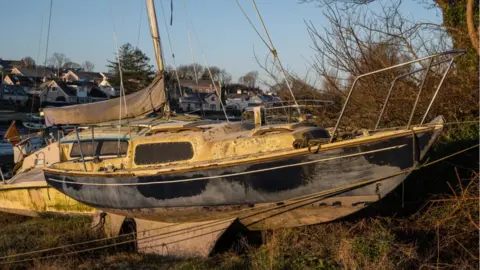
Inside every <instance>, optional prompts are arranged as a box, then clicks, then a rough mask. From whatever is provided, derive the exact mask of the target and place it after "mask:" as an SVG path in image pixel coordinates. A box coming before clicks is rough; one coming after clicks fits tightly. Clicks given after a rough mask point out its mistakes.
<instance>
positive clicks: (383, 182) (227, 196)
mask: <svg viewBox="0 0 480 270" xmlns="http://www.w3.org/2000/svg"><path fill="white" fill-rule="evenodd" d="M149 2H150V3H151V2H152V1H149ZM147 3H148V2H147ZM150 5H153V4H152V3H151V4H150ZM149 15H150V20H151V21H152V20H154V19H152V18H154V12H153V16H152V14H151V13H150V12H149ZM151 30H152V36H153V37H154V38H153V39H154V44H155V52H156V57H157V64H158V66H159V70H160V71H161V72H160V74H161V73H162V71H163V64H162V61H161V58H160V55H161V53H160V48H161V46H160V45H159V39H158V32H157V31H156V23H151ZM463 53H464V52H463V51H450V52H444V53H440V54H436V55H432V56H428V57H424V58H421V59H416V60H412V61H409V62H406V63H403V64H398V65H395V66H392V67H388V68H385V69H382V70H378V71H374V72H370V73H368V74H364V75H361V76H358V77H357V78H356V80H355V82H354V83H353V85H352V87H351V89H350V91H349V93H348V97H347V99H346V101H345V103H344V105H343V108H342V111H341V113H340V116H339V117H338V119H337V123H336V126H335V127H334V128H332V129H326V128H322V127H319V126H317V125H315V124H313V123H310V122H307V121H300V122H298V123H286V124H275V125H269V124H268V123H262V121H261V119H262V117H261V112H260V110H257V111H256V112H255V115H256V119H255V123H256V124H251V123H228V122H226V123H211V122H203V121H199V122H185V121H173V120H172V119H170V120H157V119H152V120H149V119H148V118H147V119H143V120H141V121H140V120H139V121H140V122H137V123H135V121H133V122H131V123H129V124H123V125H121V126H120V127H119V129H115V128H113V129H112V130H111V135H112V138H113V139H116V140H117V142H116V143H115V144H116V146H117V147H116V148H115V147H113V148H114V149H113V151H112V149H111V147H109V150H108V152H109V153H110V154H112V153H113V154H114V155H110V156H107V157H99V155H100V154H101V153H102V147H101V145H102V142H101V140H100V139H98V138H95V136H94V132H93V131H92V132H91V133H90V132H89V131H84V132H80V133H79V134H78V135H77V136H76V141H72V142H71V143H72V145H71V147H70V148H68V149H66V151H69V152H67V153H69V155H70V156H72V153H74V154H76V155H77V156H78V157H79V158H77V159H72V160H68V161H64V162H60V163H57V164H54V165H52V166H50V167H48V168H45V169H44V173H45V179H46V180H47V182H48V183H49V184H50V185H51V186H52V187H54V188H56V189H57V190H59V191H60V192H62V193H64V194H66V195H67V196H69V197H71V198H74V199H75V200H78V201H80V202H83V203H85V204H87V205H90V206H93V207H96V208H99V209H102V210H104V211H106V212H109V213H114V214H119V215H122V216H128V217H133V218H140V219H146V220H153V221H161V222H173V223H180V222H197V221H206V220H220V219H224V218H232V217H233V218H235V217H237V218H238V219H239V220H240V221H241V222H242V223H243V224H244V225H245V226H246V227H248V228H250V229H265V228H275V227H293V226H301V225H308V224H315V223H319V222H326V221H330V220H334V219H337V218H340V217H343V216H346V215H348V214H351V213H353V212H356V211H358V210H360V209H362V208H364V207H365V206H367V205H369V204H371V203H372V202H375V201H378V200H380V199H381V198H383V197H385V196H386V195H387V194H388V193H390V192H391V191H392V190H393V189H394V188H395V187H397V186H398V185H399V184H401V183H402V182H403V181H404V179H405V178H406V177H407V176H408V175H409V173H411V172H412V171H413V170H414V169H415V168H416V166H417V165H418V164H419V163H420V161H422V159H423V158H424V156H425V154H426V153H427V151H428V150H429V148H430V147H431V145H432V144H433V143H434V142H435V141H436V139H437V138H438V136H439V135H440V133H441V132H442V130H443V127H444V126H443V122H444V120H443V118H442V117H441V116H440V117H437V118H435V119H434V120H433V121H431V122H430V123H429V124H424V121H425V119H426V117H427V115H428V113H429V110H430V106H431V104H432V103H433V101H434V100H435V97H436V94H437V93H438V91H439V89H440V86H441V83H440V84H439V85H438V88H437V89H436V92H435V95H434V96H433V98H432V100H431V102H430V105H429V108H428V109H427V110H426V112H425V114H424V116H423V119H422V121H421V123H420V124H419V125H412V124H411V120H412V117H411V118H410V120H409V122H408V124H407V126H406V127H401V128H397V129H392V130H378V129H376V128H375V129H374V130H363V132H362V133H361V134H356V133H355V132H354V133H349V134H345V133H341V132H339V124H340V122H341V120H342V117H343V115H344V112H345V108H346V107H347V106H348V104H349V101H350V96H351V94H352V92H353V91H354V89H355V84H356V81H357V80H359V79H360V78H364V77H367V76H370V75H372V74H377V73H380V72H384V71H387V70H392V69H396V68H399V67H404V66H406V65H412V64H415V63H418V62H420V61H424V60H429V61H433V59H435V58H437V57H440V56H446V57H447V58H448V59H447V60H443V61H439V62H433V63H431V65H430V66H434V65H437V64H439V63H445V62H446V61H449V62H450V65H449V66H448V68H447V69H446V70H445V73H444V75H443V78H445V76H446V74H447V72H448V69H449V68H450V66H451V63H452V62H453V61H454V59H455V58H456V57H458V56H459V55H462V54H463ZM430 66H429V67H428V68H427V69H426V73H425V74H428V72H429V69H430ZM422 70H425V69H417V70H415V71H414V72H419V71H422ZM409 74H412V72H409ZM404 75H405V74H401V75H399V77H397V78H401V76H404ZM425 77H426V75H425V76H424V77H423V80H425ZM443 78H442V82H443ZM396 81H397V79H394V81H393V83H392V87H391V88H390V90H389V94H388V96H387V99H386V100H385V102H384V104H383V107H384V108H385V107H386V105H387V103H388V101H389V98H388V97H389V96H390V93H391V91H392V89H393V85H394V84H395V82H396ZM422 87H423V83H422V84H421V88H422ZM421 88H420V91H419V93H418V96H419V95H420V93H421V92H422V91H421ZM164 90H165V88H164V82H163V77H162V75H159V77H157V79H156V80H155V81H154V82H153V84H152V85H151V86H150V87H149V88H147V89H144V90H142V91H140V92H137V93H136V94H134V95H135V96H127V105H128V106H129V109H128V112H129V113H130V112H132V114H131V115H127V114H126V112H127V110H124V111H123V114H122V113H121V111H120V110H119V109H120V108H119V107H118V106H117V104H118V101H116V103H114V101H113V100H112V101H106V102H98V103H92V104H86V105H78V106H71V107H63V108H51V109H48V110H47V109H46V110H45V119H46V124H47V126H51V125H58V124H79V125H85V124H93V123H96V122H100V121H112V120H114V119H118V118H119V116H121V118H129V117H130V118H131V117H134V116H136V115H135V114H137V115H142V114H146V113H147V112H148V110H153V111H156V110H159V109H160V108H161V107H163V106H164V105H165V104H167V103H168V102H167V98H166V96H167V95H166V94H165V93H164ZM152 96H153V97H154V98H152ZM418 96H417V98H418ZM129 97H131V102H132V103H130V102H129V101H128V99H129ZM137 103H138V104H141V106H136V105H135V104H137ZM120 107H121V106H120ZM292 107H293V108H295V109H298V105H297V104H295V105H293V106H292ZM416 107H417V104H416V103H415V104H414V106H413V109H412V112H411V115H412V116H413V115H414V113H415V110H416V109H417V108H416ZM167 108H168V106H167ZM99 111H102V112H104V113H103V114H102V115H101V116H100V117H101V118H100V119H99V118H97V113H98V112H99ZM164 112H168V109H165V110H164ZM382 114H383V110H382V112H381V113H380V115H379V119H381V118H382ZM285 119H290V117H286V118H285ZM91 126H92V127H93V126H94V125H91ZM100 128H101V127H100ZM97 129H98V128H97ZM116 131H118V132H119V133H121V134H123V135H122V137H115V132H116ZM118 136H120V134H118ZM115 144H114V145H115ZM111 146H112V145H111Z"/></svg>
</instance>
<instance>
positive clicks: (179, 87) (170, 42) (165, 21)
mask: <svg viewBox="0 0 480 270" xmlns="http://www.w3.org/2000/svg"><path fill="white" fill-rule="evenodd" d="M160 7H161V8H162V15H163V21H164V23H165V28H166V29H167V38H168V44H169V47H170V51H171V52H172V60H173V61H172V62H173V67H174V68H175V70H174V71H175V77H176V79H177V85H178V94H179V95H180V96H182V87H181V86H180V78H179V77H178V71H177V63H176V60H175V52H174V51H173V46H172V40H171V39H170V31H169V30H168V25H167V19H166V17H165V10H164V8H163V3H162V1H160ZM171 7H172V11H173V3H172V6H171ZM170 19H171V20H170V25H172V19H173V15H172V17H171V18H170Z"/></svg>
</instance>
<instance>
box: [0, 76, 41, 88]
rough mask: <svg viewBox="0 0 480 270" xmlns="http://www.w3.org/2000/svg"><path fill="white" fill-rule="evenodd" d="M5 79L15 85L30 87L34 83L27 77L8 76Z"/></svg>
mask: <svg viewBox="0 0 480 270" xmlns="http://www.w3.org/2000/svg"><path fill="white" fill-rule="evenodd" d="M5 77H9V78H10V80H11V81H12V83H13V84H15V85H21V86H30V85H31V84H33V83H34V81H33V80H31V79H30V78H29V77H27V76H22V75H15V74H8V75H6V76H5Z"/></svg>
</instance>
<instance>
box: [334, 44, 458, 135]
mask: <svg viewBox="0 0 480 270" xmlns="http://www.w3.org/2000/svg"><path fill="white" fill-rule="evenodd" d="M465 53H466V51H465V50H451V51H446V52H441V53H437V54H433V55H430V56H426V57H422V58H418V59H415V60H411V61H408V62H405V63H401V64H398V65H394V66H390V67H386V68H383V69H379V70H375V71H372V72H369V73H365V74H362V75H360V76H357V77H356V78H355V80H354V81H353V84H352V86H351V87H350V90H349V91H348V95H347V99H346V100H345V103H344V104H343V107H342V110H341V111H340V115H339V116H338V119H337V123H336V124H335V127H334V129H333V132H332V134H331V138H330V142H333V140H334V139H335V137H336V133H337V130H338V127H339V125H340V123H341V121H342V118H343V115H344V113H345V109H346V108H347V106H348V104H349V102H350V99H351V96H352V93H353V91H354V90H355V87H356V86H357V82H358V81H359V80H360V79H362V78H365V77H368V76H371V75H374V74H378V73H382V72H385V71H388V70H392V69H398V68H400V67H404V66H407V65H411V64H415V63H419V62H421V61H425V60H428V64H427V67H426V68H419V69H416V70H413V71H411V72H408V73H405V74H401V75H399V76H397V77H396V78H395V79H394V80H393V81H392V84H391V86H390V89H389V91H388V93H387V97H386V99H385V101H384V103H383V105H382V110H381V112H380V114H379V117H378V120H377V123H376V125H375V129H377V128H378V125H379V123H380V120H381V118H382V116H383V114H384V112H385V108H386V106H387V103H388V101H389V100H390V95H391V93H392V91H393V88H394V86H395V83H396V82H397V81H398V80H399V79H401V78H404V77H406V76H409V75H412V74H414V73H418V72H421V71H424V70H425V74H424V75H423V77H422V81H421V84H420V88H419V90H418V94H417V96H416V99H415V103H414V104H413V108H412V111H411V112H410V117H409V119H408V124H407V127H406V128H407V129H409V128H410V127H411V124H412V120H413V116H414V114H415V110H416V108H417V105H418V101H419V99H420V95H421V94H422V90H423V87H424V84H425V80H426V78H427V75H428V73H429V72H430V69H431V68H432V67H433V66H436V65H440V64H442V63H448V66H447V68H446V70H445V71H444V72H443V75H442V79H441V80H440V83H439V84H438V86H437V89H436V90H435V93H434V95H433V97H432V99H431V100H430V103H429V105H428V107H427V110H426V111H425V114H424V115H423V117H422V121H421V123H420V124H423V122H424V121H425V118H426V117H427V115H428V113H429V111H430V109H431V107H432V104H433V102H434V101H435V99H436V97H437V95H438V92H439V90H440V88H441V87H442V84H443V81H444V80H445V77H446V75H447V73H448V71H449V70H450V68H451V66H452V63H453V62H454V61H455V59H456V58H457V57H459V56H461V55H464V54H465ZM441 56H447V59H444V60H441V61H438V62H433V61H434V59H436V58H439V57H441Z"/></svg>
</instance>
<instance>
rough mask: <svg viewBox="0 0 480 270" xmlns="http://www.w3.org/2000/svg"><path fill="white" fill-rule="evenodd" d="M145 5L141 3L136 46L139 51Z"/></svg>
mask: <svg viewBox="0 0 480 270" xmlns="http://www.w3.org/2000/svg"><path fill="white" fill-rule="evenodd" d="M160 2H161V1H160ZM143 3H144V2H143V1H140V21H139V23H138V34H137V44H136V45H135V48H137V49H138V44H139V43H140V31H141V29H142V15H143Z"/></svg>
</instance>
